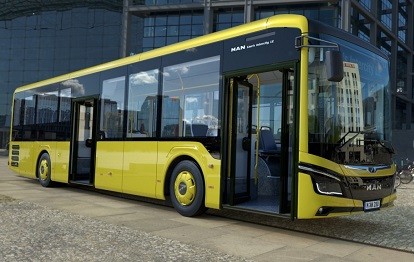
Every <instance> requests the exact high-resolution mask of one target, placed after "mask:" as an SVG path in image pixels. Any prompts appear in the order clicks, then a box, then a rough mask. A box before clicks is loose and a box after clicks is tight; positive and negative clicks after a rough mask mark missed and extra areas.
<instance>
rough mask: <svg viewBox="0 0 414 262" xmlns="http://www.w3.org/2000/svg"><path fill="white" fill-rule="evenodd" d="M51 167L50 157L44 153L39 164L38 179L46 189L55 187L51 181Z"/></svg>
mask: <svg viewBox="0 0 414 262" xmlns="http://www.w3.org/2000/svg"><path fill="white" fill-rule="evenodd" d="M50 175H51V166H50V157H49V154H48V153H43V154H42V155H41V156H40V158H39V162H38V164H37V178H38V179H39V182H40V184H41V185H42V186H44V187H50V186H52V185H53V182H52V179H51V176H50Z"/></svg>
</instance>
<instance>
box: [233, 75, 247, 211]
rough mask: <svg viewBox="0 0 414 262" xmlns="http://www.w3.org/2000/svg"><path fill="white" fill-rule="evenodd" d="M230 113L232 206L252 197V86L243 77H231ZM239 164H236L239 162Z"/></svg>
mask: <svg viewBox="0 0 414 262" xmlns="http://www.w3.org/2000/svg"><path fill="white" fill-rule="evenodd" d="M229 85H230V97H229V100H230V101H229V105H230V108H229V109H230V112H229V113H230V116H229V119H230V121H229V123H230V126H229V131H230V132H229V138H228V139H229V145H228V146H229V150H231V153H230V154H229V159H228V161H229V164H230V165H231V166H230V167H229V171H230V172H229V173H228V174H229V180H228V192H229V197H228V199H229V202H230V204H231V205H236V204H239V203H243V202H246V201H248V200H249V199H250V179H251V172H250V171H251V169H250V165H251V163H250V161H249V159H250V158H251V148H250V147H251V146H250V145H251V141H250V139H251V125H250V122H251V115H252V106H251V102H252V101H251V96H252V90H253V89H252V85H251V84H250V83H248V82H247V81H245V79H243V78H241V77H235V78H231V79H230V80H229ZM236 163H237V164H236Z"/></svg>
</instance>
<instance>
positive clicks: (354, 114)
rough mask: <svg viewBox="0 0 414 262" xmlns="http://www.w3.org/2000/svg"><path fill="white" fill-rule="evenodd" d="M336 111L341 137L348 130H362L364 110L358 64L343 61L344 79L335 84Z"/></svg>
mask: <svg viewBox="0 0 414 262" xmlns="http://www.w3.org/2000/svg"><path fill="white" fill-rule="evenodd" d="M336 92H337V95H336V99H337V101H338V103H337V112H338V117H339V119H338V120H339V121H340V123H341V128H342V130H341V134H342V135H341V137H342V136H343V135H345V134H346V133H348V132H349V131H363V129H364V118H363V116H364V112H363V106H362V86H361V76H360V72H359V68H358V64H356V63H350V62H344V79H343V80H342V82H340V83H338V85H337V91H336Z"/></svg>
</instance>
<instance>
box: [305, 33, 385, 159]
mask: <svg viewBox="0 0 414 262" xmlns="http://www.w3.org/2000/svg"><path fill="white" fill-rule="evenodd" d="M319 38H322V39H324V40H328V41H331V42H335V43H338V44H339V46H340V50H341V52H342V55H343V61H344V62H343V66H344V78H343V80H342V81H341V82H339V83H335V82H330V81H328V80H327V78H326V68H325V65H324V54H325V51H326V50H327V49H326V48H310V50H309V84H308V86H309V90H308V113H309V153H311V154H315V155H318V156H321V157H324V158H327V159H329V160H332V161H335V162H337V163H339V164H348V165H389V164H391V163H392V160H391V156H392V153H393V152H392V148H391V146H390V144H389V142H387V141H391V115H390V112H391V110H390V95H391V94H390V92H389V65H388V61H387V60H386V59H384V58H382V57H381V56H378V55H376V54H374V53H372V52H370V51H368V50H366V49H363V48H362V47H360V46H357V45H354V44H351V43H348V42H345V41H343V40H341V39H338V38H335V37H332V36H328V35H322V34H321V35H319Z"/></svg>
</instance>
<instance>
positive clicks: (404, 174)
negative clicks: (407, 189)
mask: <svg viewBox="0 0 414 262" xmlns="http://www.w3.org/2000/svg"><path fill="white" fill-rule="evenodd" d="M400 178H401V183H402V184H408V183H410V182H411V181H413V175H412V173H411V170H403V171H401V172H400Z"/></svg>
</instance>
